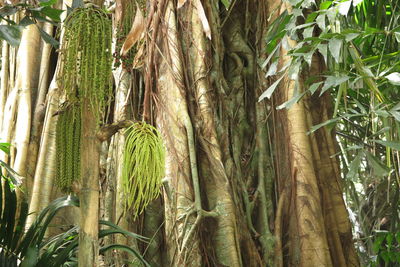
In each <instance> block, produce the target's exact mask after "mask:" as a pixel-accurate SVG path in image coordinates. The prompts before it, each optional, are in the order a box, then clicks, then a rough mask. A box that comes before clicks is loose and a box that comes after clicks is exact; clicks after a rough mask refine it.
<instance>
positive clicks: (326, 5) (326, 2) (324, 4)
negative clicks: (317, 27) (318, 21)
mask: <svg viewBox="0 0 400 267" xmlns="http://www.w3.org/2000/svg"><path fill="white" fill-rule="evenodd" d="M331 5H332V1H324V2H322V3H321V4H320V5H319V9H320V10H324V9H328V8H329V7H330V6H331Z"/></svg>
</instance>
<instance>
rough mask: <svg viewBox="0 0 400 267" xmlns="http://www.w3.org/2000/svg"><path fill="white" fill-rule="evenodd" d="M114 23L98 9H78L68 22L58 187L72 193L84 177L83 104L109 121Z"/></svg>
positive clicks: (59, 126)
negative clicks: (106, 114) (106, 116)
mask: <svg viewBox="0 0 400 267" xmlns="http://www.w3.org/2000/svg"><path fill="white" fill-rule="evenodd" d="M111 30H112V28H111V20H110V19H109V18H108V16H107V14H106V13H105V12H104V11H102V10H100V9H96V8H78V9H75V10H74V11H73V12H72V13H71V14H70V15H69V16H68V18H67V19H66V21H65V24H64V36H63V38H64V39H63V43H62V47H61V51H60V52H61V63H62V64H61V69H60V73H59V75H58V77H59V80H58V84H59V85H60V87H61V89H62V90H63V92H64V93H65V102H64V103H63V104H62V106H61V107H60V110H59V118H58V122H57V134H56V149H57V155H58V156H57V163H56V165H57V175H56V184H57V185H58V186H59V187H60V189H61V190H62V191H64V192H70V191H71V186H72V183H73V182H74V181H75V180H78V179H79V178H80V169H81V166H80V144H81V142H80V139H81V135H82V133H81V116H82V113H81V110H82V109H81V105H82V100H83V99H88V100H89V103H90V104H89V105H90V107H89V108H91V109H92V111H93V113H94V114H95V116H96V119H97V120H98V122H99V123H100V122H102V121H103V120H104V118H105V111H106V110H107V109H106V108H107V106H108V105H109V103H110V101H111V98H112V95H113V92H112V79H111V78H112V76H111V71H112V70H111V63H112V55H111V38H112V36H111Z"/></svg>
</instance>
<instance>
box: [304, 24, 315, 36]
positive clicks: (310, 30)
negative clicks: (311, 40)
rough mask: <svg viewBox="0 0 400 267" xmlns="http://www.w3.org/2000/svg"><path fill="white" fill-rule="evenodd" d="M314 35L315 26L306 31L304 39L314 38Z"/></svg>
mask: <svg viewBox="0 0 400 267" xmlns="http://www.w3.org/2000/svg"><path fill="white" fill-rule="evenodd" d="M313 33H314V25H313V26H311V27H309V28H306V29H304V31H303V37H304V38H308V37H312V36H313Z"/></svg>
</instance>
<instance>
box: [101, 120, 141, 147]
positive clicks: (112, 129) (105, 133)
mask: <svg viewBox="0 0 400 267" xmlns="http://www.w3.org/2000/svg"><path fill="white" fill-rule="evenodd" d="M133 123H134V121H132V120H123V121H118V122H114V123H111V124H106V125H104V126H102V127H101V128H100V131H99V132H98V133H97V135H96V136H97V139H99V140H100V141H101V142H104V141H106V140H108V139H110V138H111V136H113V135H114V134H115V133H116V132H118V131H119V130H120V129H122V128H127V127H129V126H131V125H132V124H133Z"/></svg>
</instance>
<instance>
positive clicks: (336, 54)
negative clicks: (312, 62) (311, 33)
mask: <svg viewBox="0 0 400 267" xmlns="http://www.w3.org/2000/svg"><path fill="white" fill-rule="evenodd" d="M328 46H329V51H330V52H331V54H332V56H333V58H334V59H335V61H336V63H339V60H340V50H341V48H342V40H340V39H336V38H332V39H330V40H329V45H328Z"/></svg>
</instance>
